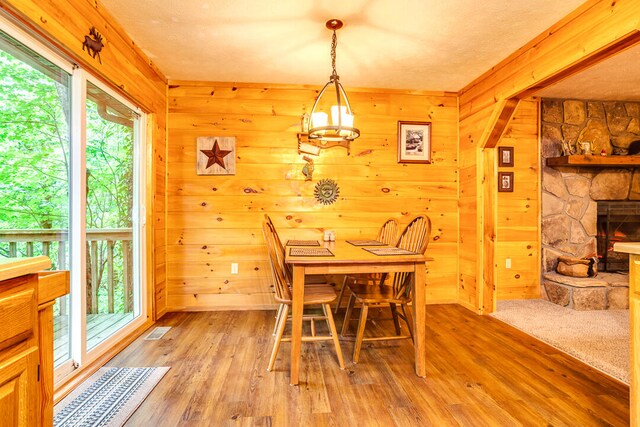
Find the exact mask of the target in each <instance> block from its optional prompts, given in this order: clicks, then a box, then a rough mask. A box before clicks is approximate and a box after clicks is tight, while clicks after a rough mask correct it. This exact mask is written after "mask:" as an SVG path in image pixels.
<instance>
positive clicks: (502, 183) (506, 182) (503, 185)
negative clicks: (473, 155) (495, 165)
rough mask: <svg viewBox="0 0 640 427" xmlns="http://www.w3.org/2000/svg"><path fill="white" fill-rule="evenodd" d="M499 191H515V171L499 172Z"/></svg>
mask: <svg viewBox="0 0 640 427" xmlns="http://www.w3.org/2000/svg"><path fill="white" fill-rule="evenodd" d="M498 191H499V192H512V191H513V172H498Z"/></svg>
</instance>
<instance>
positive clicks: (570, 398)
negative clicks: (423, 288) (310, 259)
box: [108, 305, 629, 427]
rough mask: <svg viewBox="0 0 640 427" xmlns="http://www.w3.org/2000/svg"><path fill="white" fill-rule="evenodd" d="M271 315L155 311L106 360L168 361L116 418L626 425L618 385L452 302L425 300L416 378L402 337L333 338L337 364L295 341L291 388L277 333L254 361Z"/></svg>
mask: <svg viewBox="0 0 640 427" xmlns="http://www.w3.org/2000/svg"><path fill="white" fill-rule="evenodd" d="M273 317H274V312H269V311H231V312H198V313H170V314H167V315H165V316H164V317H163V318H162V319H161V320H160V321H159V322H158V324H157V325H158V326H165V325H166V326H172V327H173V328H172V329H171V331H170V332H169V333H168V334H167V335H165V337H164V338H163V339H162V340H160V341H143V340H142V337H141V338H139V339H138V340H137V341H135V342H134V343H132V344H131V345H130V346H129V347H128V348H126V349H125V350H124V351H123V352H122V353H120V354H119V355H118V356H117V357H116V358H114V359H113V360H112V361H111V362H109V364H108V365H110V366H170V367H171V370H170V371H169V372H168V373H167V375H166V376H165V377H164V379H163V380H162V381H161V382H160V384H159V385H158V386H157V387H156V388H155V389H154V390H153V392H152V393H151V394H150V396H149V397H148V398H147V399H146V400H145V402H144V403H143V404H142V406H141V407H140V408H139V409H138V410H137V412H136V413H135V414H134V415H133V416H132V417H131V418H130V420H129V421H128V423H127V425H128V426H154V427H155V426H178V425H197V426H200V425H201V426H223V425H246V426H249V425H256V426H285V425H291V426H315V425H319V426H323V425H336V426H343V425H354V426H355V425H358V426H376V425H380V426H392V425H398V426H428V425H432V426H438V427H439V426H458V425H463V426H518V425H526V426H546V425H553V426H596V425H598V426H600V425H614V426H627V425H629V388H628V387H627V386H625V385H622V384H621V383H618V382H616V381H614V380H612V379H609V378H608V377H606V376H604V375H602V374H600V373H598V372H597V371H595V370H593V369H591V368H589V367H588V366H586V365H584V364H582V363H581V362H578V361H576V360H575V359H572V358H571V357H569V356H566V355H564V354H563V353H560V352H558V351H557V350H555V349H553V348H552V347H549V346H547V345H545V344H542V343H540V342H538V341H536V340H535V339H533V338H531V337H529V336H527V335H525V334H523V333H521V332H519V331H518V330H516V329H513V328H511V327H510V326H507V325H504V324H502V323H500V322H499V321H497V320H495V319H493V318H490V317H487V316H477V315H475V314H474V313H472V312H470V311H468V310H466V309H464V308H462V307H460V306H456V305H437V306H428V307H427V354H428V359H427V375H428V376H427V378H423V379H422V378H418V377H416V376H415V374H414V370H413V348H412V346H411V344H410V342H409V341H406V340H403V341H391V342H386V343H385V342H374V343H367V344H366V345H365V346H363V350H362V352H361V356H360V363H358V364H357V365H354V364H353V363H350V362H349V361H350V360H351V352H352V349H353V342H352V341H344V342H343V343H342V348H343V351H344V354H345V362H348V363H347V369H346V370H344V371H341V370H340V369H339V368H338V364H337V361H336V357H335V353H334V349H333V346H332V344H331V343H330V342H324V343H307V344H303V349H302V357H303V360H302V364H301V365H302V369H301V373H300V385H299V386H297V387H291V386H290V385H289V373H288V369H289V361H288V352H289V349H290V347H289V344H288V343H283V346H282V348H281V350H280V355H279V357H278V360H277V362H276V366H275V372H267V371H266V366H267V363H268V360H269V353H270V351H271V346H272V344H273V338H272V336H271V331H272V328H273V322H274V318H273ZM339 318H340V316H339ZM340 323H341V322H340V321H339V322H338V330H340ZM353 326H354V327H355V325H353ZM376 327H384V328H387V327H388V328H392V324H391V322H390V321H387V320H384V319H383V320H378V321H376V322H375V324H374V327H373V328H372V330H375V328H376ZM145 335H146V334H145ZM143 337H144V335H143Z"/></svg>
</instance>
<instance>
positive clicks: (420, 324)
mask: <svg viewBox="0 0 640 427" xmlns="http://www.w3.org/2000/svg"><path fill="white" fill-rule="evenodd" d="M426 276H427V269H426V265H425V264H424V263H416V266H415V272H414V274H413V286H412V290H413V340H414V347H415V359H416V375H418V376H419V377H425V376H426V375H427V369H426V348H425V347H426V344H425V341H426V337H425V336H426V307H425V305H426V298H425V292H426V289H425V286H426V281H427V280H426V279H427V277H426Z"/></svg>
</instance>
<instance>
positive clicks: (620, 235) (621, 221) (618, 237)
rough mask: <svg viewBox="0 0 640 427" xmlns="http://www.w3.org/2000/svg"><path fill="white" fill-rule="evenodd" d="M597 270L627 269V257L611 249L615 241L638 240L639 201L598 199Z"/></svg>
mask: <svg viewBox="0 0 640 427" xmlns="http://www.w3.org/2000/svg"><path fill="white" fill-rule="evenodd" d="M597 227H598V228H597V235H596V241H597V248H598V249H597V250H598V260H599V262H598V270H599V271H629V257H628V256H627V254H620V253H618V252H614V251H613V244H614V243H616V242H640V202H630V201H621V202H618V201H598V218H597Z"/></svg>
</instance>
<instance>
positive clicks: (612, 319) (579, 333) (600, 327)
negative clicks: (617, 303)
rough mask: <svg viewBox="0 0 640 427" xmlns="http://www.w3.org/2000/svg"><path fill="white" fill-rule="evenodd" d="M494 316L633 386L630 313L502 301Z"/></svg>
mask: <svg viewBox="0 0 640 427" xmlns="http://www.w3.org/2000/svg"><path fill="white" fill-rule="evenodd" d="M493 316H494V317H495V318H497V319H499V320H502V321H503V322H505V323H508V324H510V325H512V326H514V327H516V328H518V329H520V330H521V331H524V332H526V333H527V334H529V335H532V336H534V337H536V338H538V339H540V340H541V341H544V342H546V343H547V344H549V345H552V346H553V347H555V348H557V349H559V350H562V351H564V352H565V353H568V354H570V355H572V356H573V357H575V358H576V359H579V360H581V361H583V362H585V363H587V364H588V365H591V366H593V367H594V368H596V369H598V370H600V371H602V372H604V373H605V374H608V375H610V376H612V377H614V378H616V379H618V380H620V381H622V382H624V383H626V384H629V380H630V377H629V365H630V363H629V358H630V355H629V335H630V325H629V310H596V311H575V310H572V309H569V308H564V307H560V306H559V305H556V304H553V303H550V302H548V301H546V300H542V299H537V300H513V301H499V302H498V307H497V310H496V312H495V313H494V314H493Z"/></svg>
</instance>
